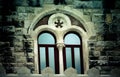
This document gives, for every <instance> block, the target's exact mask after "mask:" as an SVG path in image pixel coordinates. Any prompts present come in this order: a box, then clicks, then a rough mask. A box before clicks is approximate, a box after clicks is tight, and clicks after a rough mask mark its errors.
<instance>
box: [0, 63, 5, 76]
mask: <svg viewBox="0 0 120 77" xmlns="http://www.w3.org/2000/svg"><path fill="white" fill-rule="evenodd" d="M0 77H6V71H5V69H4V68H3V66H2V65H1V64H0Z"/></svg>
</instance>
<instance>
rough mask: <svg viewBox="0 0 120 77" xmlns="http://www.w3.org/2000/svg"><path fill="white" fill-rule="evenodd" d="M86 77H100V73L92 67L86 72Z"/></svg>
mask: <svg viewBox="0 0 120 77" xmlns="http://www.w3.org/2000/svg"><path fill="white" fill-rule="evenodd" d="M88 77H100V71H99V70H98V69H96V68H94V67H93V68H91V69H89V70H88Z"/></svg>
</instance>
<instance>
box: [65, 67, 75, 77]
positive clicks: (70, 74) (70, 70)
mask: <svg viewBox="0 0 120 77" xmlns="http://www.w3.org/2000/svg"><path fill="white" fill-rule="evenodd" d="M64 74H65V76H66V77H77V70H76V69H74V68H72V67H70V68H68V69H66V70H65V72H64Z"/></svg>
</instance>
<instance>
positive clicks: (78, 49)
mask: <svg viewBox="0 0 120 77" xmlns="http://www.w3.org/2000/svg"><path fill="white" fill-rule="evenodd" d="M64 43H65V47H64V49H63V61H64V70H65V69H67V68H70V67H73V68H75V69H76V70H77V73H79V74H83V61H82V60H83V56H82V42H81V37H80V36H79V35H78V34H77V33H75V32H69V33H67V34H66V35H65V37H64Z"/></svg>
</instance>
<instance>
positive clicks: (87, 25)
mask: <svg viewBox="0 0 120 77" xmlns="http://www.w3.org/2000/svg"><path fill="white" fill-rule="evenodd" d="M64 8H65V7H64ZM71 9H72V10H71ZM54 13H63V14H68V15H70V16H72V17H74V18H76V19H77V20H78V21H80V22H81V23H82V25H83V26H84V27H85V29H86V32H87V33H89V35H88V36H89V37H90V36H91V35H93V34H94V33H93V31H92V30H94V29H93V27H90V26H93V23H92V22H89V23H88V22H87V21H86V20H85V17H84V15H83V14H82V12H80V11H78V10H77V9H73V8H70V7H69V8H68V7H67V8H65V9H63V8H62V7H60V8H58V7H56V8H50V9H44V11H43V12H41V13H40V14H38V15H36V17H35V18H34V19H33V20H32V22H31V24H30V26H29V27H28V30H27V33H28V34H31V32H32V31H33V28H34V26H35V25H36V24H37V22H38V21H39V20H40V19H42V18H43V17H44V16H46V15H50V14H54ZM78 14H79V15H78Z"/></svg>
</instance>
